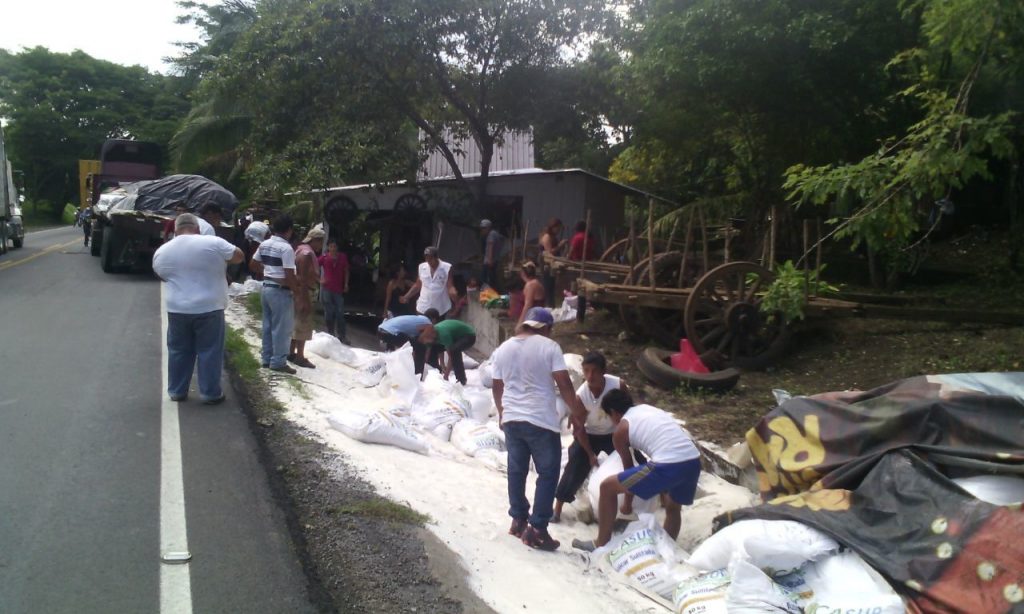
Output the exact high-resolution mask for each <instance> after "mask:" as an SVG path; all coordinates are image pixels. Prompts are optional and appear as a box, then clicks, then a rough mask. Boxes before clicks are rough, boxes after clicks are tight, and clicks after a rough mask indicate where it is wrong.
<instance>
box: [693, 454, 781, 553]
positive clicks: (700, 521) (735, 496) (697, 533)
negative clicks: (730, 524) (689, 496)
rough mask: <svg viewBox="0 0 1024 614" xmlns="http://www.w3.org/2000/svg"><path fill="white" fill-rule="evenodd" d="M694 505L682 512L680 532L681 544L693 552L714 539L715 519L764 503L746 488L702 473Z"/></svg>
mask: <svg viewBox="0 0 1024 614" xmlns="http://www.w3.org/2000/svg"><path fill="white" fill-rule="evenodd" d="M695 497H696V498H695V499H694V501H693V505H684V506H683V510H682V512H681V514H682V517H683V526H682V528H681V529H680V531H679V539H678V540H676V541H678V542H679V545H680V546H682V547H683V548H686V549H687V550H690V551H691V552H692V551H694V550H696V549H697V547H698V546H700V544H701V543H702V542H703V541H704V540H705V539H707V538H709V537H711V527H712V525H713V523H714V520H715V518H717V517H718V516H721V515H722V514H725V513H726V512H731V511H734V510H738V509H742V508H746V507H750V506H752V505H757V504H758V503H760V501H761V499H760V497H758V496H757V495H756V494H754V493H753V492H751V491H749V490H747V489H746V488H744V487H742V486H737V485H736V484H730V483H729V482H726V481H725V480H723V479H722V478H720V477H718V476H717V475H715V474H713V473H709V472H707V471H701V472H700V478H699V479H698V480H697V492H696V494H695Z"/></svg>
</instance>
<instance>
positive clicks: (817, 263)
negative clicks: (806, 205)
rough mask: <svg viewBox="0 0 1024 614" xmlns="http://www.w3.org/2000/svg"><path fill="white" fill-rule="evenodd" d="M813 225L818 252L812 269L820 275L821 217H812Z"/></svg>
mask: <svg viewBox="0 0 1024 614" xmlns="http://www.w3.org/2000/svg"><path fill="white" fill-rule="evenodd" d="M814 226H815V233H814V234H815V243H816V244H817V251H818V254H817V256H816V257H815V259H814V270H815V271H817V272H818V275H821V218H820V217H816V218H814ZM814 296H818V289H817V284H815V289H814Z"/></svg>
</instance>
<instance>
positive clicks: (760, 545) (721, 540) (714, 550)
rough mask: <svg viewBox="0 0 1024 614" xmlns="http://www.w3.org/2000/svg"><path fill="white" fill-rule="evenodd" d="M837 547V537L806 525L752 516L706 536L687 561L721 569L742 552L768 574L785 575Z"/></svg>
mask: <svg viewBox="0 0 1024 614" xmlns="http://www.w3.org/2000/svg"><path fill="white" fill-rule="evenodd" d="M838 550H839V544H838V543H837V542H836V541H835V540H834V539H832V538H831V537H829V536H828V535H825V534H824V533H822V532H821V531H818V530H817V529H813V528H811V527H809V526H807V525H805V524H802V523H799V522H795V521H793V520H761V519H753V520H741V521H739V522H734V523H733V524H730V525H729V526H727V527H725V528H724V529H722V530H721V531H719V532H718V533H715V534H714V535H712V536H711V537H709V538H707V539H706V540H704V543H702V544H701V545H700V546H698V547H697V549H696V550H694V551H693V554H692V555H690V559H689V561H687V562H688V563H689V564H690V565H693V566H694V567H696V568H698V569H706V570H713V569H721V568H722V567H725V566H726V565H728V564H729V561H730V560H731V559H732V557H733V554H735V553H739V554H745V555H747V557H748V558H749V559H750V562H751V563H752V564H754V565H756V566H757V567H758V568H760V569H762V570H764V571H765V572H766V573H768V574H769V575H782V574H785V573H788V572H790V571H793V570H795V569H798V568H800V567H801V566H802V565H803V564H804V563H806V562H807V561H813V560H815V559H818V558H820V557H822V556H824V555H825V554H828V553H830V552H837V551H838Z"/></svg>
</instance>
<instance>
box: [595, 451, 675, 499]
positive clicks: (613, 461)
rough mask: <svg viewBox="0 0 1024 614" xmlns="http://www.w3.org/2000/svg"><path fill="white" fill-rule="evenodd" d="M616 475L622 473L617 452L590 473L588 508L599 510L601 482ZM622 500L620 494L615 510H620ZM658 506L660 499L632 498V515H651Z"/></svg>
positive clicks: (620, 461) (622, 497) (622, 496)
mask: <svg viewBox="0 0 1024 614" xmlns="http://www.w3.org/2000/svg"><path fill="white" fill-rule="evenodd" d="M617 473H622V459H621V458H619V453H618V452H612V453H611V454H610V455H609V456H608V457H606V458H605V459H604V460H602V461H601V462H600V464H599V465H598V466H597V468H596V469H594V470H593V471H591V472H590V480H589V481H588V482H587V494H588V495H590V506H591V507H592V508H593V509H595V510H597V509H601V508H600V506H599V505H598V502H599V501H600V500H601V482H603V481H604V479H605V478H607V477H608V476H610V475H615V474H617ZM624 499H625V495H621V494H620V495H619V501H618V503H617V504H616V505H617V507H616V508H615V509H621V508H622V501H623V500H624ZM660 505H661V497H651V498H650V499H641V498H640V497H633V513H634V514H653V513H654V511H655V510H657V509H658V507H659V506H660Z"/></svg>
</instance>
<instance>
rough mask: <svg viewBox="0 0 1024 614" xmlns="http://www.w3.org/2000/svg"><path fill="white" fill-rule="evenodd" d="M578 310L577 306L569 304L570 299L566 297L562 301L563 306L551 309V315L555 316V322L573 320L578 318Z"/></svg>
mask: <svg viewBox="0 0 1024 614" xmlns="http://www.w3.org/2000/svg"><path fill="white" fill-rule="evenodd" d="M576 315H577V311H576V307H574V306H573V305H571V304H569V300H568V299H565V300H563V301H562V306H561V307H558V308H557V309H552V310H551V317H552V318H554V320H555V323H558V322H572V321H573V320H575V319H576Z"/></svg>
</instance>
